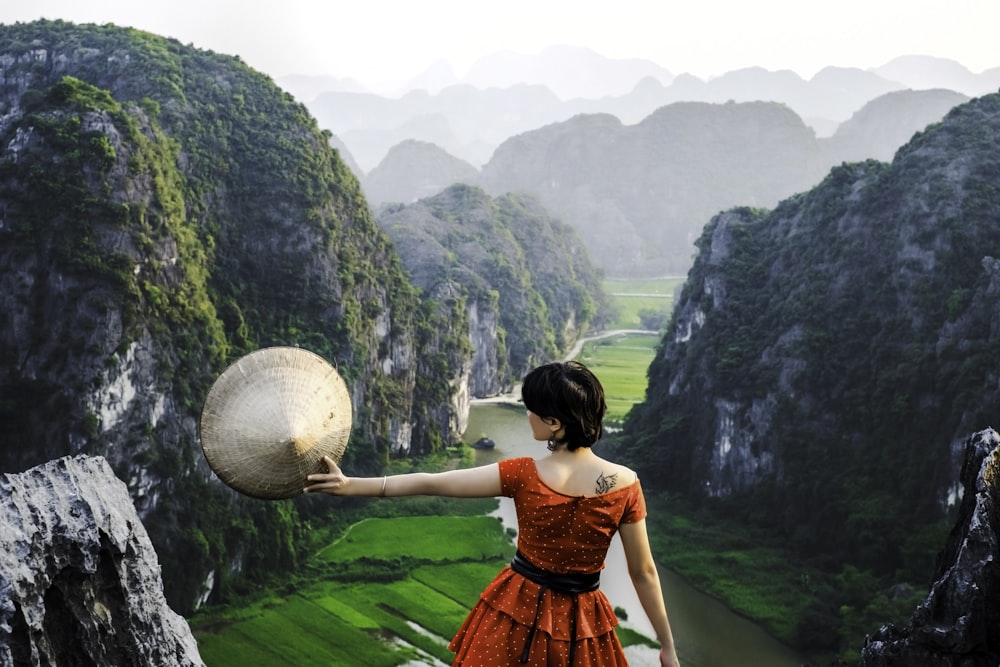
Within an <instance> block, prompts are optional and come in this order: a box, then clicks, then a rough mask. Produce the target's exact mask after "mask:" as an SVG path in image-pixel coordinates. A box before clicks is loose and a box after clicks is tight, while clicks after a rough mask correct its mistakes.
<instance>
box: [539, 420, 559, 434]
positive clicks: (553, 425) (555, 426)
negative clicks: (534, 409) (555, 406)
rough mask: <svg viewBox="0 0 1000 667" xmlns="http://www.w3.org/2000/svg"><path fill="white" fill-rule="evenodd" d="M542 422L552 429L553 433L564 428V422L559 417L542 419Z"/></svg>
mask: <svg viewBox="0 0 1000 667" xmlns="http://www.w3.org/2000/svg"><path fill="white" fill-rule="evenodd" d="M542 421H543V422H545V423H546V424H547V425H548V426H549V427H550V428H551V429H552V432H553V433H556V432H557V431H558V430H559V429H561V428H562V422H561V421H559V419H558V418H557V417H542Z"/></svg>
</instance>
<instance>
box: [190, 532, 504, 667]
mask: <svg viewBox="0 0 1000 667" xmlns="http://www.w3.org/2000/svg"><path fill="white" fill-rule="evenodd" d="M513 552H514V546H513V543H512V541H511V537H510V536H509V535H508V534H507V533H506V531H505V530H504V529H503V526H502V524H501V523H500V521H499V520H498V519H496V518H493V517H487V516H413V517H398V518H389V519H366V520H364V521H361V522H359V523H357V524H355V525H353V526H352V527H351V528H350V529H349V530H348V531H347V532H346V533H345V534H344V535H343V536H342V537H341V538H340V539H339V540H337V541H336V542H334V543H333V544H331V545H329V546H328V547H326V548H325V549H323V550H322V551H320V552H319V553H318V554H317V555H316V556H315V558H314V559H313V562H312V563H311V564H310V565H311V566H312V568H313V571H314V572H315V573H316V575H317V576H312V577H310V578H309V583H307V584H305V585H304V586H303V587H302V588H300V589H298V590H294V591H285V592H284V593H283V594H282V595H281V596H280V597H272V598H269V599H267V600H265V601H262V602H260V603H258V604H256V605H254V606H252V607H250V608H241V609H239V610H234V611H232V612H231V613H227V612H225V611H222V612H215V613H211V614H206V615H203V616H199V617H196V618H195V619H192V620H191V621H190V622H191V626H192V629H193V631H194V634H195V637H196V638H197V640H198V650H199V652H200V653H201V657H202V659H203V660H204V661H205V664H206V665H207V666H208V667H272V666H273V665H296V667H312V666H314V665H315V666H317V667H319V666H320V665H323V666H324V667H328V666H329V665H359V666H360V665H364V666H365V667H367V666H369V665H371V666H374V667H379V666H383V665H384V666H385V667H391V666H393V665H399V664H403V663H405V662H407V661H420V662H433V661H434V660H440V661H443V662H445V663H446V664H447V663H450V661H451V658H452V657H453V654H452V653H451V651H449V650H448V646H447V644H448V641H449V640H450V639H451V636H452V634H453V633H454V632H455V630H456V629H457V628H458V627H459V626H460V625H461V623H462V621H463V620H464V619H465V616H466V614H468V612H469V609H470V608H471V607H472V606H473V605H474V604H475V601H476V599H477V598H478V596H479V593H480V591H481V590H482V589H483V588H484V587H485V586H486V584H487V583H489V581H490V580H491V579H492V578H493V577H494V576H495V575H496V573H497V572H498V571H499V570H500V569H501V568H502V567H503V566H504V564H505V563H506V562H507V561H508V560H509V559H510V557H511V556H512V555H513Z"/></svg>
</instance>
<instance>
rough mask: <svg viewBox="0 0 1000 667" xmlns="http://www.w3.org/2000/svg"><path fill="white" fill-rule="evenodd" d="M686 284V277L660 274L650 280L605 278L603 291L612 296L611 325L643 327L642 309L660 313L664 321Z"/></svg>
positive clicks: (623, 327)
mask: <svg viewBox="0 0 1000 667" xmlns="http://www.w3.org/2000/svg"><path fill="white" fill-rule="evenodd" d="M683 284H684V278H657V279H648V280H612V279H606V280H605V281H604V291H605V292H607V293H608V294H609V295H610V296H611V302H612V304H613V309H614V318H613V320H612V321H611V322H609V323H608V327H607V328H608V329H640V328H645V327H643V326H642V325H643V321H642V318H641V317H640V313H642V312H643V311H652V312H656V313H660V314H661V316H662V319H663V321H664V322H665V321H666V320H667V318H669V316H670V313H671V312H672V311H673V308H674V293H675V292H676V291H677V290H678V289H679V288H680V286H681V285H683Z"/></svg>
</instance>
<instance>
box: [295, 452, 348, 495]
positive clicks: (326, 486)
mask: <svg viewBox="0 0 1000 667" xmlns="http://www.w3.org/2000/svg"><path fill="white" fill-rule="evenodd" d="M323 463H325V464H326V467H327V472H325V473H314V474H312V475H309V476H307V477H306V480H308V481H309V482H311V483H310V484H309V485H308V486H306V488H305V489H303V491H305V492H306V493H314V492H316V491H322V492H323V493H329V494H332V495H335V496H336V495H339V494H341V493H342V492H343V490H344V487H345V486H346V485H347V483H348V481H349V480H348V478H347V477H346V476H345V475H344V473H343V471H342V470H341V469H340V466H338V465H337V463H336V462H335V461H334V460H333V459H331V458H330V457H329V456H324V457H323Z"/></svg>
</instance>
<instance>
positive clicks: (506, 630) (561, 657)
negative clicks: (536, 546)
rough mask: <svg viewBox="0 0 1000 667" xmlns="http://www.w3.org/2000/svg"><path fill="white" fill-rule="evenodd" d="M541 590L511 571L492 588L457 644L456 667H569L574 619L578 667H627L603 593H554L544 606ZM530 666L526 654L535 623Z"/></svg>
mask: <svg viewBox="0 0 1000 667" xmlns="http://www.w3.org/2000/svg"><path fill="white" fill-rule="evenodd" d="M539 589H540V587H539V585H538V584H536V583H534V582H533V581H530V580H528V579H525V578H524V577H522V576H521V575H519V574H517V573H516V572H514V571H513V570H511V569H510V568H509V567H506V568H504V569H503V570H502V571H501V572H500V574H498V575H497V577H496V578H495V579H494V580H493V582H492V583H491V584H490V585H489V586H487V587H486V590H484V591H483V593H482V595H480V597H479V602H478V603H477V604H476V606H475V607H473V608H472V611H471V612H469V615H468V617H466V619H465V622H464V623H463V624H462V627H461V628H459V630H458V632H457V633H456V634H455V637H454V639H452V640H451V644H450V645H449V648H450V649H451V650H452V651H454V652H455V661H454V662H453V663H452V665H453V666H462V667H504V666H506V665H510V666H511V667H515V666H516V667H520V666H521V665H528V667H550V666H555V665H559V666H560V667H565V666H566V665H567V661H568V659H569V647H570V641H571V637H572V634H573V630H572V629H571V623H570V614H572V613H574V612H575V614H576V629H575V635H576V648H575V649H574V654H573V663H574V664H573V667H580V666H582V667H627V665H628V661H627V660H626V659H625V653H624V652H623V651H622V646H621V643H620V642H619V641H618V635H617V634H616V633H615V627H616V626H617V625H618V619H617V618H616V617H615V614H614V610H613V609H612V608H611V603H610V602H608V599H607V597H605V595H604V593H602V592H601V591H600V590H596V591H592V592H589V593H580V594H579V595H577V596H576V598H577V599H576V604H575V605H574V604H573V597H574V596H572V595H567V594H564V593H558V592H556V591H553V590H551V589H549V590H547V591H546V592H545V595H544V597H543V599H542V603H541V606H539V604H538V592H539ZM536 610H537V612H538V619H537V630H536V632H535V636H534V637H533V638H532V641H531V650H530V652H529V656H528V662H527V663H522V662H520V657H521V653H522V651H523V650H524V647H525V643H526V641H527V639H528V635H529V633H530V631H531V626H532V624H533V623H534V622H535V614H536Z"/></svg>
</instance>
